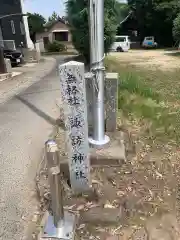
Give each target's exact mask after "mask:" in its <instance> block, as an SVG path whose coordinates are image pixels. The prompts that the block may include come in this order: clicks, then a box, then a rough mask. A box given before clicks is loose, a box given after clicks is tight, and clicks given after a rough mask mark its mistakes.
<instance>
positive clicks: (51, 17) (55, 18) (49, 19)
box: [48, 11, 59, 23]
mask: <svg viewBox="0 0 180 240" xmlns="http://www.w3.org/2000/svg"><path fill="white" fill-rule="evenodd" d="M58 19H59V15H58V14H57V13H56V12H55V11H54V12H53V13H52V15H51V16H50V17H49V18H48V22H51V23H52V22H55V21H57V20H58Z"/></svg>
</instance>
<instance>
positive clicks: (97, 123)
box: [89, 0, 109, 147]
mask: <svg viewBox="0 0 180 240" xmlns="http://www.w3.org/2000/svg"><path fill="white" fill-rule="evenodd" d="M92 2H93V4H92ZM92 5H93V7H92ZM90 18H91V22H90V30H91V34H90V35H91V70H92V72H93V73H94V84H93V85H94V89H93V117H94V125H93V136H92V138H90V139H89V142H90V144H92V145H94V146H97V147H98V146H103V145H105V144H107V143H108V142H109V137H108V136H106V135H105V118H104V80H105V68H104V0H98V1H96V0H90ZM93 39H94V40H93Z"/></svg>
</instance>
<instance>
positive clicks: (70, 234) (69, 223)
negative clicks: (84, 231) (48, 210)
mask: <svg viewBox="0 0 180 240" xmlns="http://www.w3.org/2000/svg"><path fill="white" fill-rule="evenodd" d="M75 226H76V216H75V215H74V214H72V213H69V212H67V211H65V212H64V219H63V220H60V221H59V223H58V227H55V226H54V220H53V216H52V215H49V216H48V219H47V222H46V225H45V227H44V232H43V235H42V238H55V239H62V240H74V237H75Z"/></svg>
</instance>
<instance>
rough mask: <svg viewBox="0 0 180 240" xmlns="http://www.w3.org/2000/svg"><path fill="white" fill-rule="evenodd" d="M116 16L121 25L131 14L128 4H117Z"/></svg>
mask: <svg viewBox="0 0 180 240" xmlns="http://www.w3.org/2000/svg"><path fill="white" fill-rule="evenodd" d="M115 4H116V7H115V10H116V15H117V21H118V23H120V22H121V21H123V20H124V18H126V17H127V16H128V14H129V12H130V9H129V5H128V4H126V3H120V2H116V3H115Z"/></svg>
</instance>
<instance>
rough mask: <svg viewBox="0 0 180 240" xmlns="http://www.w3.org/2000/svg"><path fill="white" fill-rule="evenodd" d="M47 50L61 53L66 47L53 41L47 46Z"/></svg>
mask: <svg viewBox="0 0 180 240" xmlns="http://www.w3.org/2000/svg"><path fill="white" fill-rule="evenodd" d="M47 50H48V52H62V51H65V50H66V47H65V45H64V44H62V43H60V42H58V41H53V42H52V43H49V44H48V45H47Z"/></svg>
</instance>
